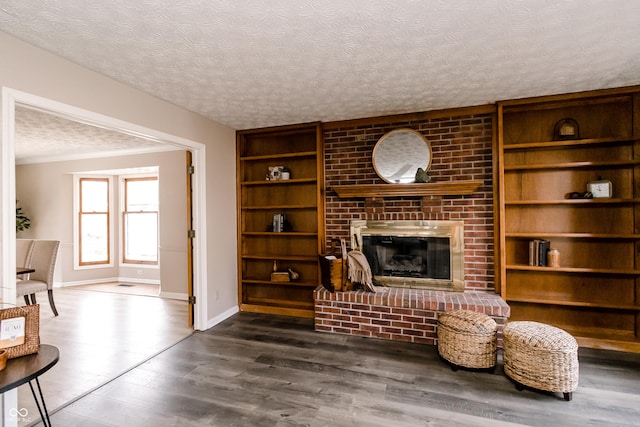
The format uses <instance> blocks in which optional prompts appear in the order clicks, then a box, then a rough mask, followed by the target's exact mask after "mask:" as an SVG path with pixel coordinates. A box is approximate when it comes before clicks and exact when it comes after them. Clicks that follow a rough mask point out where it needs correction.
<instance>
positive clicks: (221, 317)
mask: <svg viewBox="0 0 640 427" xmlns="http://www.w3.org/2000/svg"><path fill="white" fill-rule="evenodd" d="M239 311H240V308H239V307H238V306H235V307H231V308H230V309H229V310H227V311H225V312H223V313H220V314H219V315H217V316H216V317H214V318H213V319H209V320H208V321H207V329H209V328H211V327H213V326H216V325H217V324H218V323H220V322H222V321H224V320H227V319H228V318H229V317H231V316H233V315H234V314H236V313H237V312H239Z"/></svg>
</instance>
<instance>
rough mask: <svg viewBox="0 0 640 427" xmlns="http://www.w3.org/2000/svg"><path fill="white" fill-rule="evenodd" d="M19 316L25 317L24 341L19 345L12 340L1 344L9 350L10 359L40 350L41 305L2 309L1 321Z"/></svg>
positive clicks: (0, 313)
mask: <svg viewBox="0 0 640 427" xmlns="http://www.w3.org/2000/svg"><path fill="white" fill-rule="evenodd" d="M19 317H24V318H25V320H24V341H23V342H22V343H21V344H18V345H15V344H13V345H12V343H11V342H9V343H6V344H0V348H4V349H5V350H7V358H8V359H13V358H16V357H20V356H26V355H27V354H33V353H37V352H38V350H40V305H39V304H33V305H25V306H22V307H10V308H5V309H1V310H0V322H2V321H3V320H10V319H13V318H19ZM0 325H1V323H0Z"/></svg>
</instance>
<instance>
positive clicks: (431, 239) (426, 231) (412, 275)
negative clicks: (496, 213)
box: [351, 220, 464, 291]
mask: <svg viewBox="0 0 640 427" xmlns="http://www.w3.org/2000/svg"><path fill="white" fill-rule="evenodd" d="M463 228H464V227H463V223H462V221H361V220H354V221H352V223H351V236H352V242H351V243H352V246H351V247H352V248H360V250H361V251H362V253H363V254H364V255H365V256H366V258H367V261H368V262H369V265H370V266H371V272H372V274H373V281H374V285H376V286H391V287H406V288H419V289H436V290H450V291H464V238H463Z"/></svg>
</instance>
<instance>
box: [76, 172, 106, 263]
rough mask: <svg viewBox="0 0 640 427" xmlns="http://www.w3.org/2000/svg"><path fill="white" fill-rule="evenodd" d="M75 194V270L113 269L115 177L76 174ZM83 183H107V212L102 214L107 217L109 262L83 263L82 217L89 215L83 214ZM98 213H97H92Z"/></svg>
mask: <svg viewBox="0 0 640 427" xmlns="http://www.w3.org/2000/svg"><path fill="white" fill-rule="evenodd" d="M73 178H74V183H73V193H74V215H73V233H74V239H73V241H74V243H75V247H76V250H75V251H74V268H75V269H77V270H84V269H93V268H108V267H113V266H114V262H113V250H114V248H113V241H114V235H113V229H114V227H113V206H114V205H113V177H111V176H108V175H99V174H74V176H73ZM83 181H106V182H107V211H106V212H102V214H106V215H107V260H106V261H90V262H83V261H82V232H81V226H82V221H81V217H82V215H86V214H89V213H88V212H87V213H83V212H82V188H81V185H82V182H83ZM91 213H96V212H91Z"/></svg>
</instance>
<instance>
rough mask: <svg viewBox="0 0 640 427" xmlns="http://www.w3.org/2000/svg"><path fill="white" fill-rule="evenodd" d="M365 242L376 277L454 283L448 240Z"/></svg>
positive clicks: (367, 239)
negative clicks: (438, 280)
mask: <svg viewBox="0 0 640 427" xmlns="http://www.w3.org/2000/svg"><path fill="white" fill-rule="evenodd" d="M362 241H363V242H362V252H363V253H364V254H365V256H366V257H367V261H369V265H370V266H371V271H372V273H373V275H374V276H394V277H413V278H423V279H446V280H451V259H450V253H449V246H450V245H449V239H448V238H446V237H404V236H363V238H362Z"/></svg>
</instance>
